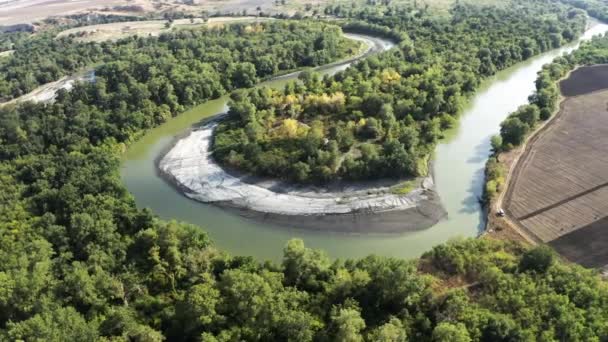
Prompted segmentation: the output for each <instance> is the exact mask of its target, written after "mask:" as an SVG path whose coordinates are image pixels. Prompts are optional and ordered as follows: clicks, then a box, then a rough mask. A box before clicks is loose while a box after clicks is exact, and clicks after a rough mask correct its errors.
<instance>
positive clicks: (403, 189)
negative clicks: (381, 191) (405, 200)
mask: <svg viewBox="0 0 608 342" xmlns="http://www.w3.org/2000/svg"><path fill="white" fill-rule="evenodd" d="M416 187H417V183H416V180H415V179H412V180H408V181H405V182H401V183H399V184H397V185H395V186H393V187H391V194H394V195H407V194H409V193H410V192H412V190H414V189H416Z"/></svg>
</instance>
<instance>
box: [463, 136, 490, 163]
mask: <svg viewBox="0 0 608 342" xmlns="http://www.w3.org/2000/svg"><path fill="white" fill-rule="evenodd" d="M492 135H493V134H491V135H489V136H487V137H485V138H483V139H482V140H481V142H480V143H479V144H478V145H477V146H475V147H474V148H473V153H474V156H473V157H471V158H469V159H467V163H469V164H478V163H482V162H485V161H486V160H488V157H489V156H490V154H491V153H492V146H491V144H490V140H491V139H492Z"/></svg>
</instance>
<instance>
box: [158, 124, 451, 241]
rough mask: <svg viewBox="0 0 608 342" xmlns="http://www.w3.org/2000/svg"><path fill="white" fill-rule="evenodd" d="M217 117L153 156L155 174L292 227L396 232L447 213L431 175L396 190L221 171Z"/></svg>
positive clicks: (382, 184) (198, 196)
mask: <svg viewBox="0 0 608 342" xmlns="http://www.w3.org/2000/svg"><path fill="white" fill-rule="evenodd" d="M218 120H221V117H218V118H216V119H214V120H211V121H208V122H206V123H204V124H203V125H201V126H200V127H198V128H196V129H193V130H192V131H191V132H190V133H189V134H188V135H187V136H185V137H183V138H182V139H180V140H178V141H176V142H175V144H174V146H173V147H172V148H171V149H170V150H169V151H168V152H167V153H166V154H165V155H164V157H162V158H161V159H160V160H159V161H158V165H157V166H158V169H159V173H160V174H161V175H162V176H163V177H164V178H165V179H166V180H168V181H169V182H170V183H171V184H173V185H174V186H175V187H177V188H178V189H179V190H180V191H181V192H182V193H183V194H184V195H185V196H187V197H189V198H191V199H194V200H197V201H200V202H203V203H211V204H216V205H219V206H221V207H224V208H228V209H231V210H233V211H236V212H237V213H238V214H239V215H241V216H244V217H248V218H254V219H258V220H264V221H269V222H272V223H276V224H281V225H287V226H291V227H294V228H302V229H313V230H322V231H334V232H356V233H372V232H373V233H398V232H405V231H413V230H419V229H424V228H428V227H430V226H432V225H434V224H435V223H437V222H438V221H439V220H441V219H442V218H444V217H445V216H446V211H445V210H444V209H443V207H442V206H441V203H440V201H439V197H438V196H437V194H436V192H435V186H434V182H433V178H432V177H430V176H429V177H424V178H420V179H417V180H416V182H417V187H416V188H415V189H414V190H412V191H411V192H409V193H407V194H404V195H401V194H395V193H393V192H391V186H394V185H395V184H397V183H398V181H395V180H393V181H388V180H383V181H376V182H357V183H340V184H332V186H330V187H324V188H319V187H315V186H298V185H293V184H289V183H285V182H280V181H276V180H269V179H261V178H258V177H252V176H249V175H247V174H238V173H235V172H228V171H226V170H224V169H223V168H222V167H221V166H220V165H219V164H218V163H216V161H215V160H214V159H213V156H212V142H213V132H214V129H215V127H216V126H217V123H218Z"/></svg>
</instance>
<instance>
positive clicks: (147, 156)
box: [121, 23, 608, 260]
mask: <svg viewBox="0 0 608 342" xmlns="http://www.w3.org/2000/svg"><path fill="white" fill-rule="evenodd" d="M606 31H608V25H605V24H600V23H594V25H592V26H591V28H590V29H589V30H588V31H587V32H586V33H585V34H584V36H583V37H581V39H580V40H586V39H589V38H590V37H591V36H593V35H596V34H599V33H604V32H606ZM580 40H579V42H577V43H572V44H570V45H568V46H565V47H562V48H560V49H556V50H552V51H549V52H547V53H544V54H542V55H539V56H536V57H534V58H532V59H530V60H528V61H526V62H523V63H520V64H517V65H515V66H513V67H511V68H509V69H506V70H504V71H502V72H500V73H498V74H497V75H495V76H493V77H491V78H489V79H487V80H485V81H484V83H483V84H482V86H481V87H480V88H479V90H478V92H477V93H476V95H475V96H474V97H472V98H471V99H470V100H469V101H468V103H467V105H466V107H465V109H464V110H463V113H462V116H461V118H460V120H459V122H458V125H457V127H456V128H454V129H453V130H451V131H450V132H447V134H446V138H445V139H443V140H442V141H441V142H440V144H439V145H438V146H437V150H436V153H435V156H434V175H435V182H436V184H437V191H438V192H439V195H440V197H441V200H442V202H443V204H444V206H445V208H446V209H447V211H448V217H447V219H445V220H443V221H441V222H440V223H438V224H437V225H435V226H433V227H431V228H429V229H426V230H423V231H419V232H412V233H405V234H402V235H384V236H382V235H346V234H330V233H323V232H311V231H303V230H298V229H296V228H295V227H297V222H294V225H293V226H292V227H282V226H275V225H271V224H268V223H264V222H259V221H251V220H248V219H244V218H242V217H240V216H237V215H235V214H234V213H230V212H227V211H224V210H222V209H220V208H218V207H215V206H213V205H208V204H203V203H199V202H196V201H193V200H190V199H188V198H186V197H185V196H183V195H181V194H180V193H178V192H177V191H176V190H175V189H174V188H173V187H172V186H171V185H169V184H168V183H166V182H165V181H164V180H163V179H162V178H160V177H159V176H158V175H157V173H156V169H155V160H156V159H157V158H158V157H159V156H160V155H161V154H162V153H163V151H165V150H166V149H167V147H168V146H170V145H171V143H172V141H173V139H174V137H175V136H177V135H180V134H182V133H183V132H185V131H186V130H187V129H188V128H189V127H190V126H192V125H193V124H195V123H197V122H199V121H200V120H202V119H204V118H207V117H209V116H212V115H215V114H218V113H222V112H225V111H226V110H227V97H222V98H219V99H216V100H212V101H208V102H206V103H204V104H202V105H199V106H197V107H195V108H193V109H191V110H189V111H187V112H185V113H183V114H181V115H179V116H178V117H176V118H173V119H171V120H170V121H168V122H167V123H165V124H163V125H162V126H159V127H157V128H156V129H153V130H150V131H149V132H148V133H147V134H146V135H145V136H144V137H143V138H142V139H140V140H138V141H137V142H136V143H134V144H132V145H131V146H130V147H129V149H128V151H127V152H126V153H125V155H124V161H123V165H122V169H121V176H122V179H123V182H124V184H125V185H126V187H127V189H128V190H129V191H130V192H131V193H132V194H133V196H134V197H135V200H136V202H137V205H138V206H140V207H148V208H150V209H151V210H152V211H153V212H154V213H156V214H157V215H159V216H160V217H162V218H163V219H175V220H179V221H185V222H189V223H193V224H196V225H199V226H201V227H202V229H204V230H205V231H207V232H208V234H209V235H210V237H211V238H212V239H213V240H214V242H215V244H216V245H217V246H218V247H219V248H221V249H223V250H226V251H228V252H230V253H231V254H233V255H250V256H254V257H256V258H258V259H271V260H278V259H280V257H281V255H282V249H283V246H284V245H285V243H286V241H287V240H289V239H291V238H295V237H297V238H302V239H303V240H304V241H305V243H306V245H307V246H308V247H313V248H320V249H323V250H325V251H327V253H328V254H329V255H330V256H332V257H337V258H348V257H362V256H365V255H368V254H378V255H385V256H396V257H408V258H409V257H416V256H419V255H420V254H422V253H423V252H424V251H427V250H429V249H430V248H431V247H433V246H435V245H437V244H440V243H443V242H445V241H447V240H449V239H451V238H455V237H459V236H461V237H474V236H477V235H478V234H479V233H480V232H481V231H482V230H483V226H484V224H485V222H484V215H485V214H484V212H483V210H482V209H481V207H480V205H479V202H478V198H479V197H480V196H481V193H482V188H483V182H484V175H483V169H484V165H485V162H486V160H487V158H488V155H489V154H490V137H491V136H492V135H494V134H496V133H498V131H499V127H500V122H502V121H503V120H504V118H505V117H506V116H507V115H508V114H509V113H510V112H512V111H514V110H515V109H516V108H517V107H518V106H520V105H522V104H525V103H526V102H527V97H528V96H529V95H530V94H532V92H533V90H534V80H535V79H536V73H537V72H538V71H539V70H540V69H541V67H542V65H544V64H546V63H549V62H550V61H551V60H552V59H553V58H555V57H557V56H559V55H561V54H563V53H565V52H568V51H572V50H573V49H575V48H576V47H577V46H578V44H579V43H580ZM345 67H346V65H342V66H337V67H332V68H328V69H325V70H323V72H324V73H334V72H337V71H338V70H342V69H344V68H345ZM294 77H295V76H291V77H282V78H281V79H280V80H275V81H271V82H266V83H265V84H266V85H271V86H282V85H283V84H285V82H287V81H288V80H291V79H293V78H294Z"/></svg>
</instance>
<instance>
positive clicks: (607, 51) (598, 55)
mask: <svg viewBox="0 0 608 342" xmlns="http://www.w3.org/2000/svg"><path fill="white" fill-rule="evenodd" d="M604 63H608V37H607V36H603V37H594V38H593V39H592V40H591V41H590V42H585V43H583V44H582V45H581V47H580V48H579V49H577V50H575V51H574V52H572V53H570V54H568V55H566V56H563V57H559V58H556V59H555V60H553V62H552V63H550V64H547V65H544V66H543V69H542V70H541V71H540V72H539V73H538V77H537V79H536V82H535V85H536V91H535V92H534V94H533V95H532V96H530V98H529V102H530V103H529V104H527V105H524V106H521V107H519V108H518V109H517V111H515V112H513V113H511V114H510V115H509V116H508V117H507V119H506V120H505V121H503V122H502V124H501V127H500V135H497V136H494V137H492V148H493V150H494V156H492V157H491V158H490V159H489V160H488V163H487V164H486V188H485V197H486V200H491V199H492V198H494V197H495V196H496V195H497V194H498V193H499V192H500V191H501V190H502V188H503V187H504V185H505V184H504V183H505V170H504V169H503V166H502V165H501V164H500V163H499V162H498V158H497V155H498V154H500V153H501V152H505V151H509V150H511V149H513V148H514V147H516V146H519V145H521V144H522V143H523V142H524V141H525V140H526V138H527V137H528V135H530V133H532V132H533V131H534V130H535V129H536V128H537V127H538V125H539V124H541V123H542V122H544V121H546V120H548V119H549V118H550V117H551V116H552V115H553V114H554V113H555V111H556V110H557V106H558V100H559V88H558V81H559V80H560V79H562V78H563V77H565V76H566V75H567V74H568V73H569V72H570V71H572V70H574V69H575V68H576V67H577V66H580V65H593V64H604Z"/></svg>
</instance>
